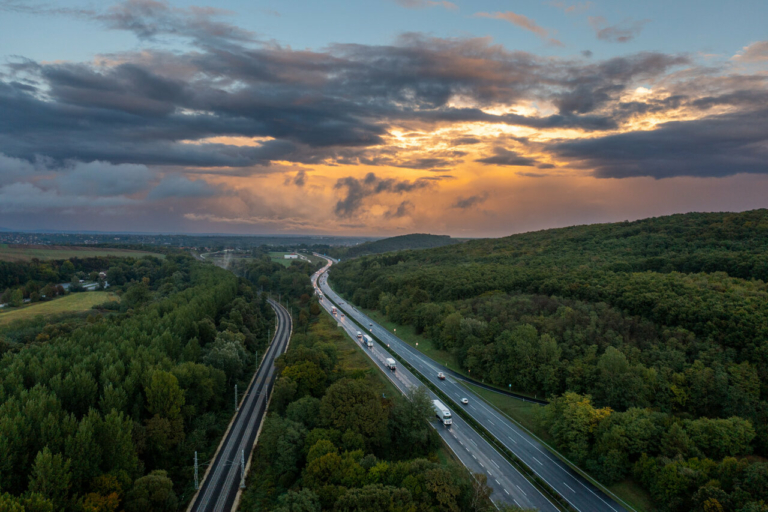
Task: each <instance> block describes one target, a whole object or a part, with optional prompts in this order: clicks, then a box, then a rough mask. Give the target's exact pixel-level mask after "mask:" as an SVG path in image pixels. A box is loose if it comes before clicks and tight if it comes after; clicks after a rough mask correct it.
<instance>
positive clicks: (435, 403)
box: [432, 400, 453, 427]
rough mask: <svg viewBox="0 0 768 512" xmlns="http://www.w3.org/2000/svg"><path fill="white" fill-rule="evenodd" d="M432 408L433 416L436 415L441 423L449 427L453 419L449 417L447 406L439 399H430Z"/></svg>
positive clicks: (449, 412)
mask: <svg viewBox="0 0 768 512" xmlns="http://www.w3.org/2000/svg"><path fill="white" fill-rule="evenodd" d="M432 408H433V409H434V410H435V416H437V417H438V418H439V419H440V421H442V422H443V425H445V426H446V427H450V426H451V425H452V424H453V420H452V419H451V411H449V410H448V408H447V407H446V406H444V405H443V402H441V401H440V400H432Z"/></svg>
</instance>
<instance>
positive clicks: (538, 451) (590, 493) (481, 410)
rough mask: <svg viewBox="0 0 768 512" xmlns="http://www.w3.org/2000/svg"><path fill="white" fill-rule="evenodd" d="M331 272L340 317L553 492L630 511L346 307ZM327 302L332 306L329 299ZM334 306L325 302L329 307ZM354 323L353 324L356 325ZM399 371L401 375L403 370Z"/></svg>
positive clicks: (582, 511)
mask: <svg viewBox="0 0 768 512" xmlns="http://www.w3.org/2000/svg"><path fill="white" fill-rule="evenodd" d="M318 256H319V255H318ZM328 268H330V261H329V265H327V266H326V267H325V268H324V269H323V270H321V272H322V273H323V274H324V275H322V276H320V278H319V286H320V289H321V290H322V292H323V293H324V294H325V295H326V296H327V297H329V298H330V299H331V300H333V301H334V302H336V303H337V304H339V305H340V308H339V309H340V311H339V314H341V313H345V314H347V315H351V316H352V317H353V318H354V319H355V320H357V322H359V323H360V324H362V325H364V326H366V329H367V330H368V331H370V332H371V333H372V334H373V335H375V336H376V337H377V338H378V339H380V340H381V341H382V342H383V343H386V344H387V346H388V347H389V348H390V350H392V351H393V352H395V353H396V354H397V355H398V356H400V357H401V358H402V359H403V360H405V361H407V362H408V364H410V365H411V366H412V367H413V368H414V369H415V370H416V371H418V372H419V373H421V374H422V375H423V376H424V377H426V378H427V379H428V380H429V381H430V382H431V383H432V384H433V385H435V386H436V387H438V388H440V389H441V390H442V391H443V393H445V394H446V395H447V396H449V397H450V398H451V400H453V403H451V404H445V405H447V406H448V407H449V408H451V407H463V408H464V410H465V411H466V412H467V413H468V414H469V415H470V416H471V417H472V418H473V419H474V420H475V421H477V422H478V423H480V424H481V425H482V426H483V427H484V428H485V429H486V430H487V431H488V432H490V434H491V435H492V436H494V438H495V439H496V440H497V441H498V442H500V443H501V444H503V445H504V446H505V447H506V448H507V449H508V450H509V451H511V452H512V453H514V454H515V456H517V457H518V458H519V459H520V460H521V461H522V462H523V463H524V464H525V465H527V466H528V467H529V468H530V469H531V470H533V472H534V473H536V475H537V476H539V478H541V479H542V480H544V481H545V482H547V484H549V486H550V487H551V488H553V489H554V490H555V491H557V492H558V493H559V494H560V495H561V496H562V497H563V498H564V499H565V500H566V501H567V502H568V503H569V504H570V505H571V506H572V507H573V508H574V509H576V510H577V511H579V512H626V510H627V509H626V508H625V507H623V506H622V505H619V503H618V502H617V501H616V500H615V499H613V498H612V497H610V496H608V495H607V494H606V493H604V492H603V491H602V490H600V489H599V488H597V487H596V486H595V485H593V484H592V483H591V482H589V481H588V480H587V479H586V478H584V477H582V476H581V475H580V474H579V473H577V472H576V471H575V470H573V469H572V468H571V467H570V466H568V465H567V464H566V463H565V462H563V461H561V460H560V459H559V458H558V457H556V456H555V455H553V454H552V453H551V452H550V451H549V450H548V449H547V448H546V447H545V446H543V445H542V444H541V443H540V442H539V441H537V440H536V439H534V438H533V437H532V436H531V435H529V434H528V433H527V432H525V431H524V430H523V429H522V428H520V427H519V426H517V425H516V424H514V423H513V422H512V421H511V420H510V419H509V418H507V417H506V416H504V415H503V414H501V413H500V412H498V411H497V410H495V409H494V408H492V407H490V406H489V405H487V404H486V403H485V402H484V401H483V399H482V398H480V397H479V396H478V395H476V394H475V393H473V392H472V391H470V390H469V389H468V388H466V387H465V386H463V385H461V384H460V383H459V380H458V379H456V378H454V377H453V376H452V374H453V372H451V371H450V370H448V369H447V368H445V367H443V366H442V365H440V364H439V363H436V362H435V361H433V360H432V359H430V358H429V357H427V356H425V355H424V354H422V353H421V352H419V351H418V350H417V349H415V348H413V347H411V346H410V345H408V344H407V343H405V342H404V341H402V340H401V339H400V338H398V337H397V336H395V335H394V334H393V333H391V332H389V331H388V330H387V329H385V328H384V327H382V326H381V325H379V324H378V323H376V322H374V321H373V320H372V319H371V318H369V317H368V316H367V315H365V314H364V313H362V312H360V311H358V310H357V309H356V308H354V307H352V306H351V305H350V304H345V303H344V302H345V301H344V299H342V298H341V297H339V296H338V295H337V294H336V293H335V292H334V291H333V290H332V289H331V287H330V286H328V276H327V270H328ZM323 302H324V303H327V302H328V301H323ZM329 305H330V304H324V306H329ZM349 323H350V324H352V322H349ZM353 325H354V324H353ZM354 329H355V330H357V329H358V328H357V327H356V326H354ZM398 371H400V369H399V368H398ZM439 372H444V373H445V374H446V378H445V380H440V379H438V377H437V374H438V373H439ZM461 398H468V399H469V404H468V405H461V404H460V402H459V401H460V400H461ZM454 418H455V416H454ZM489 481H490V479H489Z"/></svg>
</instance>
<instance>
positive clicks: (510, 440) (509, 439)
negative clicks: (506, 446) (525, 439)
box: [507, 436, 517, 444]
mask: <svg viewBox="0 0 768 512" xmlns="http://www.w3.org/2000/svg"><path fill="white" fill-rule="evenodd" d="M507 438H509V440H510V441H512V442H513V443H515V444H517V441H515V440H514V439H512V438H511V437H509V436H507Z"/></svg>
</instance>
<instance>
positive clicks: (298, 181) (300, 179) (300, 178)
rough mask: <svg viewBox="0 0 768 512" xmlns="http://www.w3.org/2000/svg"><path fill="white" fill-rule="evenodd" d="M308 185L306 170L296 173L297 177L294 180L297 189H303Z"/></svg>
mask: <svg viewBox="0 0 768 512" xmlns="http://www.w3.org/2000/svg"><path fill="white" fill-rule="evenodd" d="M306 183H307V172H306V171H305V170H304V169H301V170H300V171H299V172H297V173H296V176H295V177H294V178H293V184H294V185H296V186H297V187H303V186H304V185H305V184H306Z"/></svg>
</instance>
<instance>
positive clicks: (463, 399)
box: [461, 398, 469, 405]
mask: <svg viewBox="0 0 768 512" xmlns="http://www.w3.org/2000/svg"><path fill="white" fill-rule="evenodd" d="M461 403H463V404H464V405H467V404H468V403H469V400H467V399H466V398H462V399H461Z"/></svg>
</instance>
